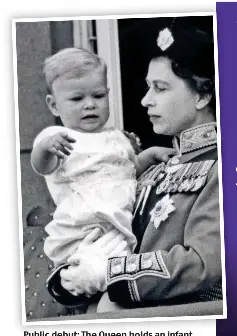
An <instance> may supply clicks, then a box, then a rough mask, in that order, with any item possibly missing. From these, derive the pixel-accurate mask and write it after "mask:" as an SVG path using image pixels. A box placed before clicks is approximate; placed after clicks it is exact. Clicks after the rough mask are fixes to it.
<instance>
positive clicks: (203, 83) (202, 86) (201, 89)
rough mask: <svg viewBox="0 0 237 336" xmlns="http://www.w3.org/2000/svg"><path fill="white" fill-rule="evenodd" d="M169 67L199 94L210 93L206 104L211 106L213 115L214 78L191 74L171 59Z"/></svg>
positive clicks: (214, 98)
mask: <svg viewBox="0 0 237 336" xmlns="http://www.w3.org/2000/svg"><path fill="white" fill-rule="evenodd" d="M171 68H172V70H173V72H174V74H175V75H176V76H178V77H180V78H182V79H183V80H185V81H186V82H187V84H188V85H189V87H190V88H191V89H192V90H194V91H196V92H197V93H199V94H200V95H201V96H202V95H203V96H205V95H207V94H209V95H211V100H210V102H209V104H208V106H209V107H210V108H211V110H212V113H213V114H214V116H215V111H216V95H215V80H214V78H213V79H210V78H203V77H199V76H196V75H194V74H192V72H191V71H190V70H189V69H187V68H183V67H181V66H179V64H178V63H176V62H175V61H173V60H171Z"/></svg>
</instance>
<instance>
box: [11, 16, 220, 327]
mask: <svg viewBox="0 0 237 336" xmlns="http://www.w3.org/2000/svg"><path fill="white" fill-rule="evenodd" d="M215 25H216V17H215V15H214V14H212V13H201V14H200V13H191V14H183V15H182V14H177V15H176V14H172V15H168V14H167V15H162V16H154V15H153V16H151V15H139V16H136V17H135V16H134V17H132V16H121V17H117V16H116V17H102V16H97V17H94V18H93V17H85V18H83V17H81V18H77V17H75V18H44V19H18V20H14V22H13V50H14V55H13V57H14V62H15V63H14V64H15V69H14V78H15V111H16V112H15V114H16V139H17V148H18V149H19V150H18V152H17V159H18V170H19V174H18V177H19V178H18V198H19V227H20V230H19V253H20V256H21V273H22V274H21V275H22V284H21V285H22V310H23V313H22V319H23V321H24V322H26V323H27V324H30V323H39V324H40V323H42V322H49V321H50V322H52V323H54V322H57V323H58V322H62V323H63V322H64V323H73V324H75V323H80V321H85V320H87V321H88V320H89V321H92V320H98V321H107V320H108V321H111V320H117V319H119V320H120V319H134V320H137V319H138V320H142V319H147V318H154V319H156V320H167V319H170V320H172V319H177V318H178V319H185V318H186V319H198V318H212V319H213V318H215V319H218V318H223V316H224V315H225V313H226V298H225V267H224V222H223V204H222V178H221V176H222V175H221V170H222V165H221V149H220V137H221V132H220V121H219V119H220V118H219V117H220V116H219V113H220V112H219V97H218V94H219V89H218V85H219V82H218V57H217V53H216V50H217V37H216V28H215Z"/></svg>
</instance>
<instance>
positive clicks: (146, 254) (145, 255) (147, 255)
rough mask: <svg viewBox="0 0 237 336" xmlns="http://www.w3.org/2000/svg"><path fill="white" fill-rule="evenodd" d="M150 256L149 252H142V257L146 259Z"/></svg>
mask: <svg viewBox="0 0 237 336" xmlns="http://www.w3.org/2000/svg"><path fill="white" fill-rule="evenodd" d="M150 258H151V253H145V254H143V259H144V260H147V259H150Z"/></svg>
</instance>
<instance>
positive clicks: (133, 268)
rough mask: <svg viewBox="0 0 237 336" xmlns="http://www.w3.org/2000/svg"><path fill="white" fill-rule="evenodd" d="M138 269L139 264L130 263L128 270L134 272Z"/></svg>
mask: <svg viewBox="0 0 237 336" xmlns="http://www.w3.org/2000/svg"><path fill="white" fill-rule="evenodd" d="M136 269H137V266H136V264H129V265H128V266H127V271H128V272H129V273H130V272H134V271H136Z"/></svg>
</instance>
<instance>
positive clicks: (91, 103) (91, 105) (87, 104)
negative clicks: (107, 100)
mask: <svg viewBox="0 0 237 336" xmlns="http://www.w3.org/2000/svg"><path fill="white" fill-rule="evenodd" d="M95 107H96V104H95V100H94V99H93V98H92V97H87V98H86V100H85V105H84V109H86V110H93V109H94V108H95Z"/></svg>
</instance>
